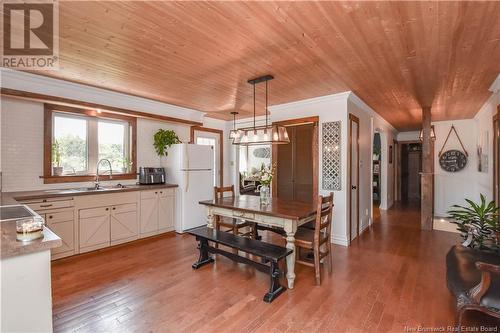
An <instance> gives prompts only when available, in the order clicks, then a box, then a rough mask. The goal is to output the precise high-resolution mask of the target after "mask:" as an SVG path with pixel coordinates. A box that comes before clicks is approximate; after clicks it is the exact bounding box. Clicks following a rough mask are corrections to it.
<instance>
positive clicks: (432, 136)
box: [418, 125, 436, 141]
mask: <svg viewBox="0 0 500 333" xmlns="http://www.w3.org/2000/svg"><path fill="white" fill-rule="evenodd" d="M418 138H419V139H420V141H424V130H423V129H421V130H420V134H419V135H418ZM431 140H432V141H434V140H436V133H435V132H434V125H432V126H431Z"/></svg>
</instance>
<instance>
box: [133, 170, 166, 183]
mask: <svg viewBox="0 0 500 333" xmlns="http://www.w3.org/2000/svg"><path fill="white" fill-rule="evenodd" d="M165 179H166V177H165V168H148V167H139V184H141V185H151V184H165Z"/></svg>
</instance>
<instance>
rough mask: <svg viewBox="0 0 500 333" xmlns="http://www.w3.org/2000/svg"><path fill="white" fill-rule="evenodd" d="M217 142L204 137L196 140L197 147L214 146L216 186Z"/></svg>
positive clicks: (215, 181) (215, 179)
mask: <svg viewBox="0 0 500 333" xmlns="http://www.w3.org/2000/svg"><path fill="white" fill-rule="evenodd" d="M216 142H217V140H216V139H215V138H203V137H200V136H199V137H197V138H196V144H197V145H206V146H212V147H213V148H214V186H217V172H216V170H217V151H216V150H217V147H216V146H215V144H216Z"/></svg>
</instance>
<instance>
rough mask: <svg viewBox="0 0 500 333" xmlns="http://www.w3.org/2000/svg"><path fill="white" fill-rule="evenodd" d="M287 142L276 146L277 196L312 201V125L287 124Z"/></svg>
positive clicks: (313, 127) (313, 133)
mask: <svg viewBox="0 0 500 333" xmlns="http://www.w3.org/2000/svg"><path fill="white" fill-rule="evenodd" d="M287 131H288V137H289V138H290V143H289V144H286V145H279V146H277V148H276V149H277V150H278V151H277V167H278V172H277V179H278V181H277V188H276V191H277V196H278V197H279V198H281V199H287V200H295V201H303V202H311V201H312V200H313V192H314V189H313V178H314V177H313V172H314V170H313V169H314V163H313V161H314V156H313V154H314V152H313V141H314V135H315V133H316V132H315V124H313V123H307V124H300V125H294V126H288V127H287Z"/></svg>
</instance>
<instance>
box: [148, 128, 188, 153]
mask: <svg viewBox="0 0 500 333" xmlns="http://www.w3.org/2000/svg"><path fill="white" fill-rule="evenodd" d="M153 140H154V142H153V146H154V147H155V150H156V153H157V154H158V156H160V157H162V156H167V155H168V151H167V150H168V148H170V146H172V145H173V144H177V143H181V140H179V137H178V136H177V134H176V133H175V131H173V130H164V129H159V130H158V131H157V132H156V133H155V134H154V136H153Z"/></svg>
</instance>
